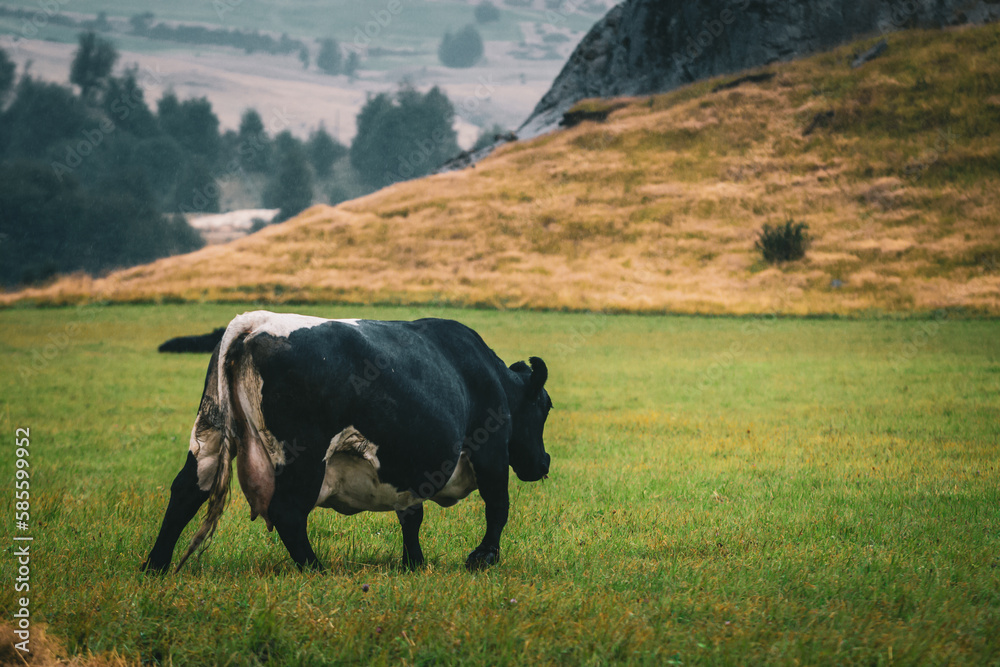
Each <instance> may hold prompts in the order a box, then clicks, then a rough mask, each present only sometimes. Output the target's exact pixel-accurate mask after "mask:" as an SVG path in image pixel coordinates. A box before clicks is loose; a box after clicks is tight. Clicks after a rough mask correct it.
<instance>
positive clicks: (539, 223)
mask: <svg viewBox="0 0 1000 667" xmlns="http://www.w3.org/2000/svg"><path fill="white" fill-rule="evenodd" d="M874 42H875V39H869V40H866V41H864V42H860V43H856V44H853V45H849V46H844V47H840V48H838V49H836V50H834V51H832V52H829V53H825V54H822V55H818V56H813V57H811V58H809V59H806V60H803V61H798V62H793V63H784V64H778V65H773V66H770V67H768V68H765V69H762V70H757V71H756V72H754V73H755V74H764V75H770V74H773V77H770V78H768V76H763V77H757V79H758V80H759V82H757V83H753V82H745V83H742V84H739V85H735V86H731V87H721V88H719V89H718V90H717V91H716V92H713V90H716V88H717V87H719V86H720V84H726V83H731V82H732V81H733V80H734V78H735V77H733V76H729V77H725V78H720V79H714V80H709V81H703V82H700V83H697V84H693V85H690V86H687V87H684V88H681V89H678V90H675V91H673V92H670V93H667V94H663V95H657V96H654V97H648V98H638V99H624V100H619V101H612V102H609V101H592V102H585V103H582V104H581V105H579V107H578V109H577V111H581V112H586V113H583V114H577V115H578V116H582V117H590V118H594V119H599V118H601V117H602V116H605V115H606V120H604V121H603V122H599V121H585V122H582V123H581V124H579V125H577V126H576V127H573V128H571V129H566V130H562V131H558V132H555V133H552V134H549V135H545V136H542V137H539V138H537V139H535V140H532V141H527V142H518V143H514V144H508V145H506V146H504V147H502V148H500V149H499V150H498V151H497V152H496V153H495V154H494V155H493V156H491V157H490V158H488V159H486V160H484V161H483V162H481V163H480V164H479V165H478V166H477V167H476V168H475V169H469V170H466V171H462V172H455V173H448V174H441V175H436V176H432V177H429V178H425V179H421V180H419V181H411V182H407V183H400V184H397V185H394V186H392V187H389V188H386V189H385V190H382V191H380V192H377V193H375V194H373V195H370V196H368V197H365V198H363V199H359V200H354V201H351V202H347V203H344V204H341V205H340V206H337V207H335V208H331V207H314V208H312V209H309V210H308V211H306V212H305V213H303V214H302V215H300V216H299V217H298V218H295V219H293V220H290V221H288V222H286V223H283V224H281V225H277V226H274V227H269V228H267V229H265V230H263V231H261V232H259V233H257V234H254V235H252V236H249V237H247V238H244V239H242V240H240V241H237V242H234V243H231V244H227V245H223V246H213V247H208V248H205V249H203V250H200V251H198V252H195V253H192V254H189V255H183V256H178V257H172V258H168V259H164V260H160V261H157V262H155V263H153V264H149V265H146V266H142V267H137V268H133V269H129V270H125V271H121V272H117V273H114V274H111V275H110V276H108V277H106V278H103V279H99V280H91V279H89V278H86V277H67V278H63V279H61V280H59V281H58V282H56V283H54V284H52V285H50V286H48V287H45V288H43V289H34V290H27V291H24V292H19V293H15V294H7V295H3V297H2V300H3V302H4V303H16V302H41V303H77V302H85V301H101V300H109V301H143V300H154V301H155V300H178V299H180V300H234V301H260V300H264V301H275V302H294V301H340V302H352V303H369V302H383V303H410V304H413V303H430V302H435V303H441V302H445V303H452V304H462V305H470V306H488V307H527V308H555V309H594V310H600V309H609V310H621V311H642V312H653V311H674V312H692V313H694V312H701V313H765V312H785V313H859V312H866V311H880V312H912V311H930V310H933V309H937V308H961V309H965V310H966V311H971V312H981V313H989V314H993V315H997V314H1000V235H998V234H997V226H998V221H1000V204H998V202H1000V26H997V25H989V26H985V27H977V28H959V29H950V30H946V31H907V32H901V33H895V34H893V35H890V36H889V37H888V42H889V46H888V50H887V51H886V52H885V54H884V55H882V56H881V57H879V58H877V59H875V60H873V61H871V62H869V63H867V64H865V65H863V66H862V67H860V68H858V69H852V68H851V67H850V63H851V61H852V59H853V57H854V54H855V53H857V52H859V51H862V50H864V49H867V48H868V47H870V46H872V45H873V44H874ZM788 219H793V220H795V221H797V222H804V223H806V224H808V225H809V231H810V233H811V234H812V236H813V238H814V242H813V244H812V247H811V248H810V250H809V252H808V254H807V256H806V258H805V259H804V260H802V261H799V262H793V263H788V264H785V265H781V266H778V267H774V266H768V265H766V264H765V263H764V262H763V261H762V260H761V259H760V256H759V254H758V253H757V252H756V251H755V250H754V247H753V246H754V239H755V236H756V234H757V231H758V230H759V229H760V228H761V226H762V225H763V224H764V223H782V222H784V221H786V220H788Z"/></svg>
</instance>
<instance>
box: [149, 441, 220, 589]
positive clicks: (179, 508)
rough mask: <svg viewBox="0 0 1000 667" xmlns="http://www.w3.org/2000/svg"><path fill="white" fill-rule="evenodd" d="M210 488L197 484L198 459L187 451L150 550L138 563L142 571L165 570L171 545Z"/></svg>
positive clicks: (204, 498)
mask: <svg viewBox="0 0 1000 667" xmlns="http://www.w3.org/2000/svg"><path fill="white" fill-rule="evenodd" d="M209 493H210V492H209V491H202V490H201V489H200V488H198V461H197V459H195V457H194V454H192V453H191V452H188V455H187V461H186V462H185V463H184V467H183V468H181V471H180V472H179V473H177V477H175V478H174V482H173V484H171V485H170V502H169V503H167V511H166V513H165V514H164V515H163V524H162V525H161V526H160V534H159V535H158V536H157V538H156V543H155V544H154V545H153V550H152V551H150V552H149V555H148V556H147V557H146V560H145V561H143V563H142V565H140V566H139V567H140V569H141V570H142V571H143V572H155V573H162V572H166V571H167V568H168V567H169V566H170V560H171V559H172V558H173V556H174V547H175V546H176V545H177V540H178V538H180V536H181V532H182V531H183V530H184V527H185V526H186V525H188V523H190V521H191V519H193V518H194V515H195V514H197V513H198V509H199V508H200V507H201V506H202V505H203V504H204V503H205V501H206V500H208V496H209Z"/></svg>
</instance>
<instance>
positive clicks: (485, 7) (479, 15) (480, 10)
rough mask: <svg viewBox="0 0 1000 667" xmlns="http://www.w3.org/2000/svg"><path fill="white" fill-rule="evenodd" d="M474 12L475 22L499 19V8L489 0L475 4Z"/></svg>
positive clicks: (488, 21)
mask: <svg viewBox="0 0 1000 667" xmlns="http://www.w3.org/2000/svg"><path fill="white" fill-rule="evenodd" d="M474 13H475V16H476V22H477V23H492V22H494V21H499V20H500V10H499V9H497V6H496V5H494V4H493V3H492V2H490V0H484V1H483V2H480V3H479V4H478V5H476V9H475V12H474Z"/></svg>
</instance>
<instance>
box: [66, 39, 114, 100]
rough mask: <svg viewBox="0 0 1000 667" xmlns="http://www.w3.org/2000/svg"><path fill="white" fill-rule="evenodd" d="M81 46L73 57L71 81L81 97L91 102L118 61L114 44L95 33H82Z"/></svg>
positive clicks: (70, 73)
mask: <svg viewBox="0 0 1000 667" xmlns="http://www.w3.org/2000/svg"><path fill="white" fill-rule="evenodd" d="M79 41H80V46H79V47H78V48H77V50H76V53H75V54H74V55H73V64H72V65H71V66H70V72H69V80H70V82H71V83H75V84H76V85H78V86H79V87H80V95H81V97H83V99H84V100H88V101H89V100H90V99H91V98H92V96H93V95H94V94H95V93H96V91H98V90H99V89H100V88H101V86H102V85H103V84H104V83H105V82H106V81H107V78H108V77H109V76H110V75H111V68H112V67H114V66H115V61H117V60H118V51H117V50H115V46H114V44H112V43H111V42H110V41H108V40H107V39H105V38H103V37H98V36H97V34H96V33H94V32H93V31H91V32H85V33H82V34H81V35H80V37H79Z"/></svg>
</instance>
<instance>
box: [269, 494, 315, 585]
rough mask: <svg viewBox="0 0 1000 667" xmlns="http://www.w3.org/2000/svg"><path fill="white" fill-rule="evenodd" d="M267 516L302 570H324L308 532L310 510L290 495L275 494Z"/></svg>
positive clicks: (289, 553)
mask: <svg viewBox="0 0 1000 667" xmlns="http://www.w3.org/2000/svg"><path fill="white" fill-rule="evenodd" d="M267 515H268V518H269V519H270V520H271V523H273V524H274V527H275V528H277V529H278V536H279V537H281V542H282V544H284V545H285V548H286V549H288V555H289V556H291V557H292V560H293V561H295V564H296V565H297V566H298V568H299V569H300V570H316V571H322V570H323V569H324V568H323V564H322V563H320V562H319V558H317V557H316V552H315V551H313V548H312V544H310V543H309V534H308V532H307V530H306V519H307V518H308V516H309V509H307V508H303V507H302V506H301V503H297V502H295V499H294V498H293V497H290V496H289V494H283V493H275V494H274V498H272V499H271V505H270V507H268V509H267Z"/></svg>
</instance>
